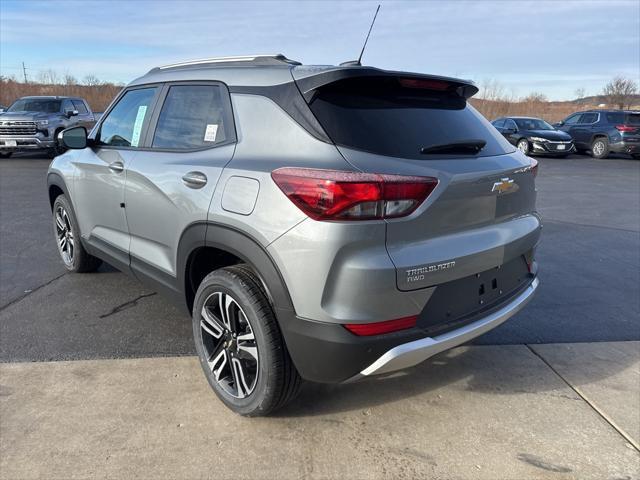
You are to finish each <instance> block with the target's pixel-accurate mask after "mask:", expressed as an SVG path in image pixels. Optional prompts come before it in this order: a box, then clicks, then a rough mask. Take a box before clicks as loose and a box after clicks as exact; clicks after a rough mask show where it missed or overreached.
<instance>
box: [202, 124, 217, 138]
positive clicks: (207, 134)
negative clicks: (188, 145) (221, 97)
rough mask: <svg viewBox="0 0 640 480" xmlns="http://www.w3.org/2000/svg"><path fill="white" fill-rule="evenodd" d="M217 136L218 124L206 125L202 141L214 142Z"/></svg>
mask: <svg viewBox="0 0 640 480" xmlns="http://www.w3.org/2000/svg"><path fill="white" fill-rule="evenodd" d="M217 134H218V124H216V123H209V124H207V129H206V130H205V131H204V141H205V142H215V141H216V136H217Z"/></svg>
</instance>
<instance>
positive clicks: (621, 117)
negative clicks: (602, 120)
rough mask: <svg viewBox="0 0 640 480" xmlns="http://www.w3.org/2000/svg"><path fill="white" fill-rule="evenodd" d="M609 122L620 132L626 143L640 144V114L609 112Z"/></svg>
mask: <svg viewBox="0 0 640 480" xmlns="http://www.w3.org/2000/svg"><path fill="white" fill-rule="evenodd" d="M607 121H608V122H609V123H610V124H613V125H614V126H615V128H616V130H618V132H620V137H621V139H622V140H623V141H625V142H630V143H635V142H640V112H608V113H607Z"/></svg>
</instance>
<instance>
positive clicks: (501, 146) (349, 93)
mask: <svg viewBox="0 0 640 480" xmlns="http://www.w3.org/2000/svg"><path fill="white" fill-rule="evenodd" d="M309 106H310V108H311V110H312V112H313V114H314V115H315V116H316V118H317V119H318V121H319V122H320V124H321V125H322V127H323V128H324V129H325V131H326V132H327V134H328V135H329V137H330V138H331V140H333V142H335V143H336V144H337V145H341V146H345V147H348V148H353V149H356V150H363V151H367V152H371V153H375V154H379V155H386V156H390V157H402V158H413V159H421V160H425V159H429V158H434V157H438V156H441V157H451V156H452V155H450V154H449V155H447V154H438V155H434V154H429V155H424V154H421V153H420V151H421V149H422V148H424V147H429V146H433V145H443V144H448V143H454V142H462V141H468V140H484V141H485V142H486V145H485V147H484V148H483V149H482V150H481V151H480V152H479V153H478V154H475V156H491V155H502V154H505V153H510V152H513V151H514V148H513V146H511V145H510V144H509V143H508V142H507V141H506V140H505V139H504V137H503V136H502V135H500V133H498V132H497V131H496V130H495V128H493V126H492V125H491V124H490V123H489V122H488V121H487V120H486V119H485V118H484V117H483V116H482V115H481V114H480V113H478V112H477V111H476V110H475V109H474V108H473V107H472V106H471V105H469V104H468V103H467V101H466V99H464V98H462V97H460V96H458V95H456V94H454V93H445V92H437V91H432V90H424V89H415V88H404V87H401V86H400V85H399V82H398V81H397V79H396V78H394V77H385V78H373V79H371V78H367V79H361V78H358V79H348V80H342V81H339V82H335V83H333V84H330V85H328V86H326V87H323V88H322V89H321V90H320V91H318V92H317V93H316V95H315V96H314V98H313V99H312V100H311V102H310V104H309ZM455 156H459V155H455ZM466 156H468V155H465V157H466Z"/></svg>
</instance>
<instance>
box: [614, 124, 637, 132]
mask: <svg viewBox="0 0 640 480" xmlns="http://www.w3.org/2000/svg"><path fill="white" fill-rule="evenodd" d="M636 128H637V127H632V126H631V125H616V130H618V131H619V132H633V131H635V130H636Z"/></svg>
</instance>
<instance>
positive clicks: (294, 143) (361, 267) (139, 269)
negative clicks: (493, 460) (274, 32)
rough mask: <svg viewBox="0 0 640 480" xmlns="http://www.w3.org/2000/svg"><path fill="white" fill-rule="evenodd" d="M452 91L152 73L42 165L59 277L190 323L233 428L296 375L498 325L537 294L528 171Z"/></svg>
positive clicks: (342, 374) (378, 365) (316, 376)
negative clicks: (116, 280)
mask: <svg viewBox="0 0 640 480" xmlns="http://www.w3.org/2000/svg"><path fill="white" fill-rule="evenodd" d="M477 90H478V89H477V88H476V87H475V86H474V85H473V84H472V83H470V82H468V81H464V80H459V79H454V78H445V77H437V76H432V75H423V74H416V73H406V72H395V71H386V70H381V69H377V68H372V67H365V66H337V67H336V66H304V65H301V64H300V63H298V62H295V61H292V60H289V59H287V58H286V57H284V56H282V55H264V56H253V57H229V58H217V59H208V60H201V61H193V62H186V63H181V64H175V65H167V66H163V67H159V68H154V69H153V70H151V71H150V72H148V73H147V74H146V75H144V76H142V77H141V78H138V79H137V80H134V81H133V82H131V83H130V84H129V85H128V86H127V87H125V88H124V90H123V91H122V93H121V94H120V95H119V96H118V97H117V98H116V99H115V100H114V102H113V103H112V105H111V106H110V107H109V109H108V110H107V111H106V112H105V114H104V116H103V117H102V118H101V119H100V121H99V122H98V124H97V125H96V126H95V128H93V130H92V131H91V133H89V134H87V132H86V130H85V129H84V128H82V127H76V128H71V129H68V130H66V131H64V132H63V134H62V138H63V141H64V143H65V146H66V147H68V148H69V149H71V150H69V151H68V152H67V153H65V154H64V155H61V156H59V157H57V158H56V159H55V160H54V161H53V162H52V164H51V167H50V169H49V172H48V189H49V198H50V201H51V208H52V211H53V224H54V231H55V235H56V239H57V242H58V248H59V252H60V255H61V257H62V260H63V262H64V264H65V266H66V268H67V269H68V270H70V271H73V272H90V271H94V270H96V269H97V268H98V266H99V265H100V263H101V261H106V262H108V263H109V264H111V265H114V266H116V267H117V268H119V269H121V270H122V271H125V272H128V273H130V274H132V275H134V276H135V277H137V278H139V279H140V280H142V281H145V282H148V283H149V284H150V285H152V286H153V288H155V289H158V290H159V291H163V292H165V293H166V294H167V295H168V296H169V297H171V298H173V299H175V300H176V301H177V302H178V303H179V304H180V305H182V306H183V307H184V309H185V311H187V312H189V314H190V315H191V317H192V320H193V334H194V338H195V344H196V349H197V352H198V355H199V358H200V363H201V365H202V368H203V370H204V373H205V375H206V378H207V380H208V381H209V383H210V385H211V387H212V388H213V390H214V391H215V393H216V394H217V395H218V397H219V398H220V399H221V400H222V401H223V402H224V403H225V404H226V405H227V406H228V407H229V408H231V409H232V410H234V411H235V412H238V413H240V414H243V415H265V414H268V413H269V412H272V411H274V410H275V409H277V408H279V407H281V406H283V405H285V404H286V403H287V402H289V401H290V400H291V399H292V398H293V397H294V396H295V395H296V393H297V392H298V390H299V387H300V383H301V380H302V379H306V380H310V381H315V382H326V383H343V382H353V381H356V380H359V379H363V378H367V377H370V376H373V375H379V374H388V373H390V372H394V371H397V370H401V369H405V368H408V367H411V366H413V365H416V364H418V363H420V362H422V361H424V360H425V359H427V358H429V357H431V356H432V355H434V354H436V353H438V352H441V351H443V350H446V349H448V348H451V347H454V346H456V345H459V344H461V343H464V342H467V341H468V340H470V339H472V338H474V337H476V336H478V335H481V334H482V333H484V332H486V331H488V330H490V329H492V328H494V327H496V326H498V325H500V324H501V323H502V322H504V321H505V320H507V319H508V318H509V317H511V316H512V315H514V314H515V313H516V312H517V311H519V310H520V309H521V308H522V307H523V306H524V305H525V304H526V303H527V302H528V301H529V300H530V299H531V297H532V295H533V293H534V291H535V290H536V288H537V286H538V280H537V278H536V271H537V266H536V263H535V262H534V251H535V248H536V245H537V243H538V240H539V237H540V229H541V222H540V218H539V216H538V214H537V213H536V210H535V199H536V190H535V176H536V172H537V163H536V162H535V160H532V159H530V158H528V157H527V156H525V155H524V154H523V153H522V152H520V151H518V150H517V149H515V148H514V147H513V146H512V145H510V144H509V143H508V142H507V141H506V140H505V139H504V138H503V137H502V136H501V135H500V134H499V133H498V132H497V131H496V130H495V129H494V128H493V127H492V126H491V124H490V123H489V122H487V121H486V120H485V119H484V118H483V117H482V116H481V115H480V114H479V113H478V112H477V111H476V110H475V109H474V108H473V107H472V106H471V105H469V104H468V102H467V99H468V98H469V97H470V96H471V95H473V94H475V93H476V92H477Z"/></svg>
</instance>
